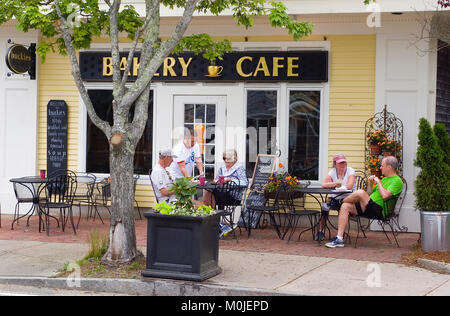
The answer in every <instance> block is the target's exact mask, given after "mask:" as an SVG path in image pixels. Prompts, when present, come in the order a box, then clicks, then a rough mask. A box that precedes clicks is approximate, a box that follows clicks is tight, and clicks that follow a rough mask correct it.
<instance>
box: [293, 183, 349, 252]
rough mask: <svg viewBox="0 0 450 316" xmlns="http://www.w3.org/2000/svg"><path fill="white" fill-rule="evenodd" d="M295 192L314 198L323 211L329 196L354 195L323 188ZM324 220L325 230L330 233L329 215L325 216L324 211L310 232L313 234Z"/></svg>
mask: <svg viewBox="0 0 450 316" xmlns="http://www.w3.org/2000/svg"><path fill="white" fill-rule="evenodd" d="M295 192H301V193H304V194H307V195H309V196H312V197H313V198H314V199H315V200H316V201H317V203H319V209H320V210H322V203H325V202H326V200H327V197H328V195H329V194H336V196H340V195H342V194H349V193H352V192H353V190H338V189H324V188H321V187H306V188H299V189H297V190H295ZM319 198H320V199H319ZM322 218H325V223H324V224H325V227H324V229H325V228H326V229H328V231H329V228H328V225H327V222H329V219H328V213H327V214H324V212H322V211H321V212H320V218H319V220H318V221H317V223H316V224H315V225H314V226H313V227H311V228H310V229H308V230H313V232H314V230H315V228H316V227H317V226H318V225H319V223H320V222H321V220H322ZM330 225H331V226H332V227H333V225H332V224H331V222H330ZM333 228H334V227H333ZM308 230H306V231H308ZM302 233H303V232H302ZM318 242H319V244H320V243H321V241H320V240H318Z"/></svg>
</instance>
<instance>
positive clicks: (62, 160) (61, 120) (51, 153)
mask: <svg viewBox="0 0 450 316" xmlns="http://www.w3.org/2000/svg"><path fill="white" fill-rule="evenodd" d="M58 170H64V171H65V170H67V104H66V102H65V101H63V100H50V102H49V103H48V104H47V175H48V176H49V177H50V176H51V175H52V174H55V173H56V171H58Z"/></svg>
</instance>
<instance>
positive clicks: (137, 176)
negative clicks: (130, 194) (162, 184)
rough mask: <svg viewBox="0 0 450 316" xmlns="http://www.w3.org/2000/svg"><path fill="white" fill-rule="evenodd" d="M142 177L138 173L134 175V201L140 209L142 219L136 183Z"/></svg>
mask: <svg viewBox="0 0 450 316" xmlns="http://www.w3.org/2000/svg"><path fill="white" fill-rule="evenodd" d="M140 177H141V176H140V175H138V174H135V175H133V185H134V203H136V207H137V209H138V213H139V219H140V220H142V214H141V208H140V207H139V203H138V201H137V199H136V185H137V182H138V180H139V178H140Z"/></svg>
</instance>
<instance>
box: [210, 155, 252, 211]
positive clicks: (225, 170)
mask: <svg viewBox="0 0 450 316" xmlns="http://www.w3.org/2000/svg"><path fill="white" fill-rule="evenodd" d="M223 161H224V162H225V166H222V167H221V168H220V169H219V172H218V177H223V182H224V183H227V182H230V181H231V182H233V183H235V184H237V185H239V186H247V185H248V179H247V174H246V172H245V169H244V167H243V166H240V165H237V164H236V162H237V161H238V155H237V152H236V150H234V149H229V150H226V151H224V153H223ZM217 181H218V179H216V180H214V182H216V183H217ZM243 191H244V189H242V190H237V191H236V192H233V196H232V198H234V199H235V201H234V202H235V203H234V204H240V201H241V200H242V197H243V193H244V192H243ZM203 202H204V203H205V204H208V205H211V206H212V207H215V204H216V203H215V199H214V196H213V194H212V193H211V192H209V191H205V192H204V194H203Z"/></svg>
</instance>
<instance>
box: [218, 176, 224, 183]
mask: <svg viewBox="0 0 450 316" xmlns="http://www.w3.org/2000/svg"><path fill="white" fill-rule="evenodd" d="M224 181H225V177H224V176H219V181H217V183H219V184H223V183H224Z"/></svg>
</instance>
